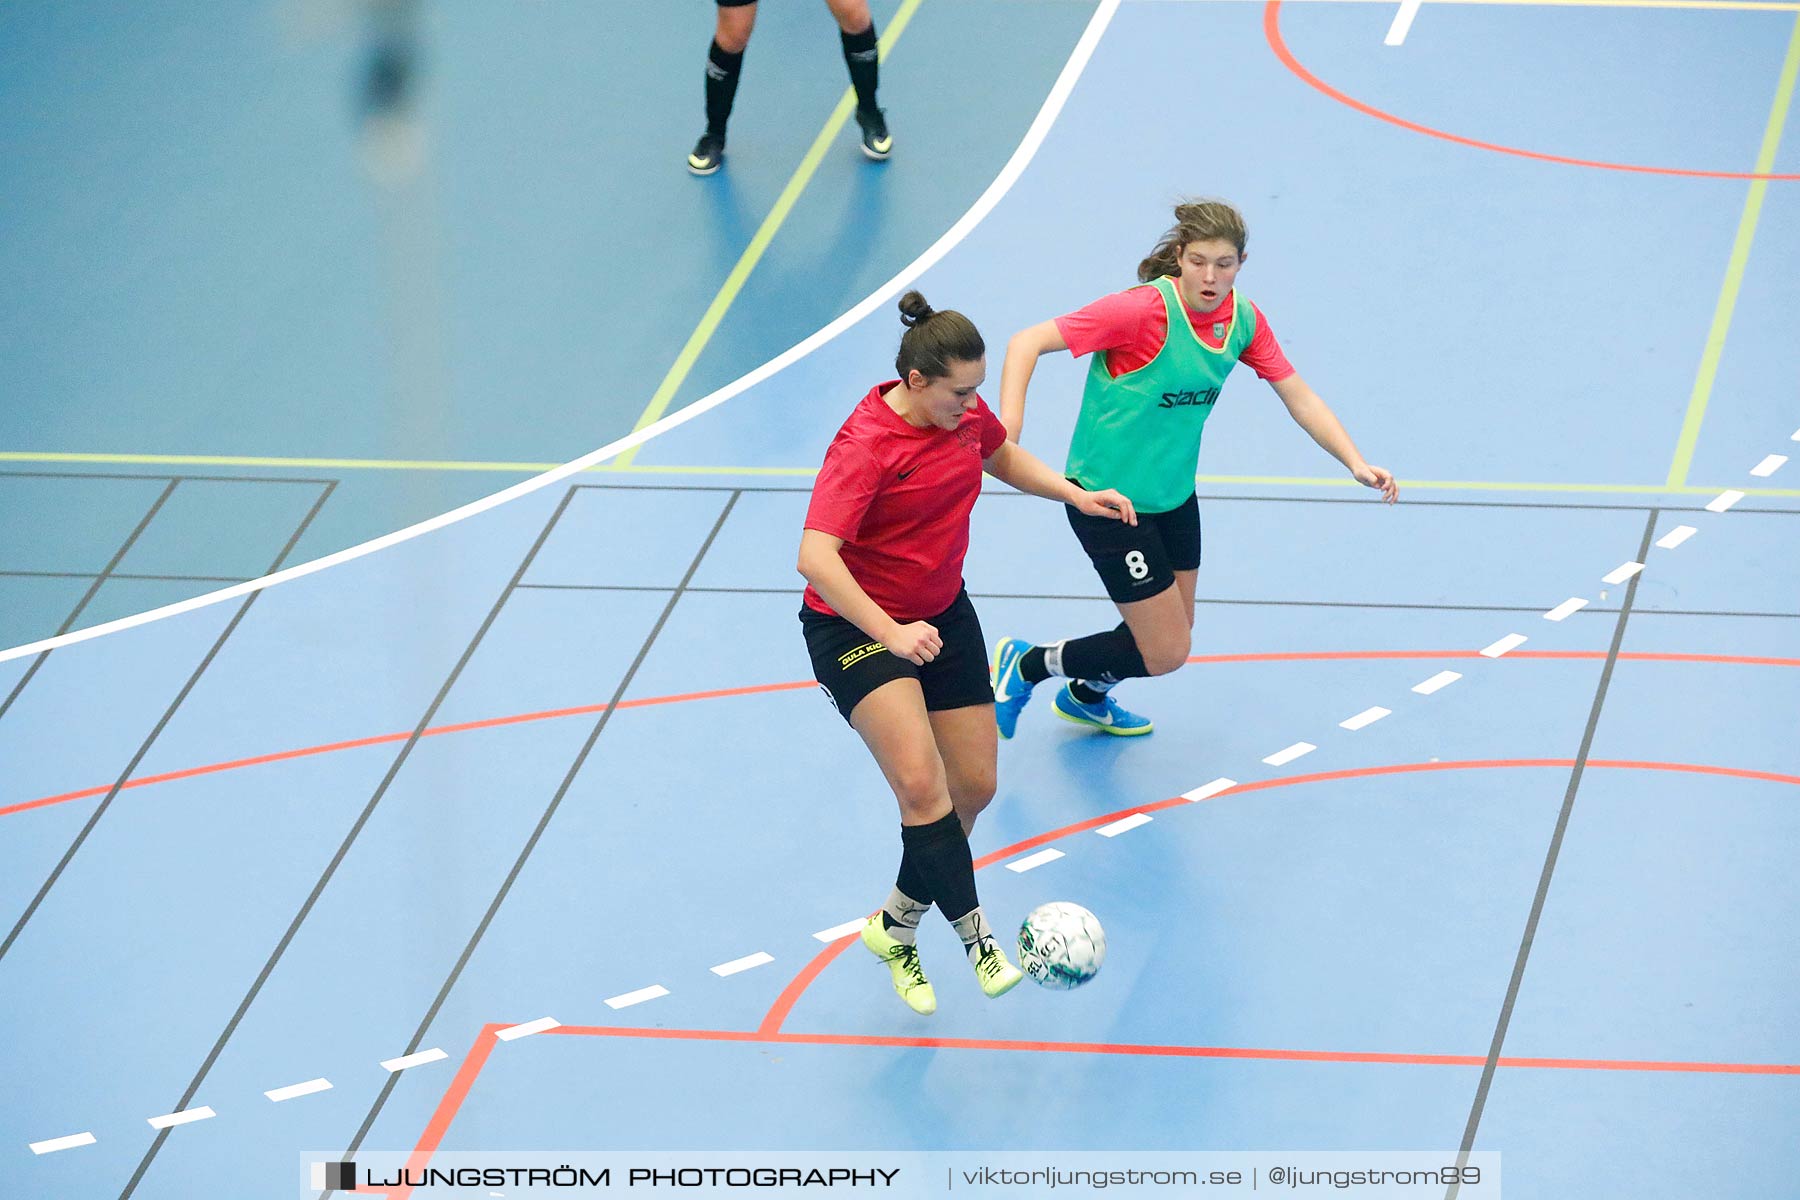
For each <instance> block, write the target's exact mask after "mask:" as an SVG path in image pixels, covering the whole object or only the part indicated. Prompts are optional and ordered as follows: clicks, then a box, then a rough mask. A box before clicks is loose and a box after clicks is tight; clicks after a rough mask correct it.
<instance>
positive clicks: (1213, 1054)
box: [390, 758, 1800, 1200]
mask: <svg viewBox="0 0 1800 1200" xmlns="http://www.w3.org/2000/svg"><path fill="white" fill-rule="evenodd" d="M1574 765H1575V760H1574V759H1569V758H1521V759H1472V760H1468V761H1464V762H1441V763H1395V764H1390V765H1388V766H1384V767H1357V768H1352V769H1349V770H1343V771H1321V772H1318V773H1315V774H1312V775H1294V776H1289V777H1287V778H1284V779H1265V780H1258V781H1255V782H1251V783H1241V784H1239V785H1237V786H1236V787H1234V788H1231V789H1230V790H1229V791H1225V792H1220V793H1219V795H1218V796H1214V797H1210V799H1213V800H1217V799H1222V798H1223V797H1225V796H1235V795H1238V794H1240V793H1247V792H1259V791H1267V790H1269V789H1271V788H1282V787H1293V786H1296V785H1299V784H1307V783H1327V782H1331V781H1334V780H1341V779H1359V778H1368V777H1370V776H1377V775H1400V774H1408V773H1413V772H1425V771H1467V770H1496V769H1520V768H1559V769H1564V770H1567V769H1570V768H1572V767H1574ZM1587 765H1588V766H1589V767H1595V768H1599V769H1607V770H1640V771H1678V772H1686V773H1690V774H1700V775H1720V776H1725V777H1729V778H1739V779H1758V780H1765V781H1770V782H1775V783H1786V784H1790V785H1792V786H1795V787H1800V775H1780V774H1776V773H1774V772H1771V771H1748V770H1743V769H1740V768H1737V767H1717V766H1710V765H1706V764H1700V763H1659V762H1637V761H1630V760H1624V759H1589V760H1588V762H1587ZM1188 803H1191V802H1190V801H1188V800H1185V799H1183V798H1182V797H1180V796H1175V797H1172V798H1170V799H1167V800H1158V801H1154V802H1152V803H1149V804H1138V805H1133V806H1131V807H1129V808H1121V809H1119V810H1117V811H1115V812H1110V813H1107V814H1105V815H1104V816H1098V817H1089V818H1087V819H1086V820H1082V821H1077V822H1075V823H1073V824H1070V825H1064V826H1062V827H1061V828H1060V829H1053V830H1050V831H1049V832H1047V833H1041V834H1037V835H1036V836H1034V837H1030V838H1026V839H1025V840H1024V841H1019V842H1014V843H1013V844H1012V845H1010V846H1006V847H1004V848H1002V849H999V850H995V851H994V852H992V853H991V854H984V855H982V856H981V857H980V858H979V859H977V860H976V861H975V867H976V869H977V870H980V869H981V868H983V867H987V866H992V865H993V864H994V863H996V862H1000V861H1001V860H1003V859H1007V858H1011V857H1013V856H1014V855H1016V854H1018V853H1020V852H1021V851H1024V850H1029V849H1032V848H1033V847H1036V846H1040V845H1042V844H1044V843H1045V842H1049V841H1055V840H1056V839H1058V838H1061V837H1067V836H1069V835H1070V834H1075V833H1081V832H1085V831H1086V830H1089V829H1093V828H1095V827H1097V826H1100V825H1104V824H1106V823H1108V822H1111V821H1115V820H1118V819H1119V818H1120V817H1123V816H1127V815H1129V814H1131V813H1135V812H1156V811H1159V810H1162V809H1166V808H1173V807H1175V806H1176V805H1181V804H1188ZM853 941H855V939H854V938H852V937H843V938H839V939H838V940H837V941H836V942H833V943H832V944H831V945H829V946H827V947H825V948H824V949H823V950H821V951H820V952H819V953H818V954H816V955H814V956H813V958H812V960H811V961H810V962H808V963H807V964H806V966H804V967H802V968H801V969H800V971H799V973H798V974H796V975H795V976H794V978H793V979H792V980H791V981H789V983H788V985H787V987H785V988H784V989H782V992H781V995H780V996H779V997H777V998H776V1001H775V1003H774V1004H773V1005H772V1006H771V1007H770V1009H769V1011H768V1013H767V1014H766V1015H765V1016H764V1017H763V1020H762V1023H761V1024H760V1025H759V1026H758V1027H757V1028H756V1029H754V1030H737V1029H657V1028H646V1027H625V1026H605V1025H562V1026H558V1027H557V1028H555V1029H550V1030H547V1031H546V1034H562V1035H564V1036H573V1037H619V1038H649V1039H663V1040H675V1041H708V1042H749V1043H758V1044H763V1045H810V1046H885V1047H897V1048H926V1049H951V1050H999V1051H1022V1052H1032V1053H1061V1054H1115V1055H1135V1056H1140V1057H1164V1058H1215V1059H1253V1060H1261V1061H1277V1062H1331V1063H1372V1064H1387V1065H1418V1066H1458V1067H1470V1066H1473V1067H1478V1066H1482V1065H1483V1064H1485V1063H1486V1062H1487V1058H1486V1056H1485V1055H1475V1054H1401V1053H1380V1052H1372V1051H1354V1050H1290V1049H1276V1048H1267V1047H1248V1046H1172V1045H1147V1044H1133V1043H1128V1042H1041V1041H1017V1040H1005V1039H992V1038H925V1037H892V1036H881V1035H874V1034H852V1033H784V1032H782V1030H781V1025H782V1023H783V1022H785V1021H786V1020H787V1017H788V1014H789V1013H791V1012H792V1011H793V1007H794V1005H795V1003H796V1002H798V1000H799V999H800V997H801V995H802V994H804V993H805V991H806V989H807V988H808V987H810V986H811V985H812V983H813V981H814V980H816V979H817V978H818V977H819V975H820V973H821V972H823V971H824V969H825V968H826V967H827V966H829V965H830V964H831V962H832V961H833V960H834V959H836V958H837V956H838V955H839V954H841V953H843V952H844V950H845V949H847V948H848V947H849V946H850V945H851V943H852V942H853ZM504 1028H506V1026H505V1025H486V1026H483V1027H482V1031H481V1033H480V1035H479V1036H477V1038H476V1039H475V1045H474V1046H473V1047H472V1048H471V1049H470V1051H469V1053H468V1055H467V1056H465V1058H464V1059H463V1065H462V1067H461V1068H460V1069H459V1070H458V1071H457V1073H456V1078H455V1079H454V1080H452V1081H451V1084H450V1087H449V1089H448V1090H447V1091H446V1092H445V1093H444V1097H443V1099H442V1100H441V1101H439V1103H438V1106H437V1109H436V1111H435V1112H434V1113H433V1114H432V1118H431V1122H430V1123H429V1124H428V1125H427V1126H426V1127H425V1132H424V1133H423V1134H422V1135H421V1136H420V1138H419V1142H418V1145H417V1146H416V1147H415V1148H414V1151H413V1154H412V1156H411V1157H410V1158H409V1159H408V1160H407V1169H408V1170H409V1171H417V1170H419V1169H421V1168H423V1167H424V1166H425V1165H427V1164H428V1163H429V1162H430V1159H431V1155H432V1154H433V1153H434V1152H435V1151H436V1150H437V1149H438V1147H439V1146H440V1145H442V1144H443V1140H444V1134H445V1132H446V1131H447V1130H448V1129H449V1128H450V1125H451V1122H453V1121H454V1120H455V1119H456V1114H457V1112H458V1110H460V1109H461V1107H462V1104H463V1102H464V1101H465V1100H466V1099H467V1098H468V1095H469V1092H470V1090H471V1089H472V1088H473V1087H474V1084H475V1080H476V1078H477V1077H478V1076H479V1075H480V1073H481V1068H482V1066H483V1065H485V1064H486V1062H487V1058H488V1054H489V1052H490V1051H491V1050H492V1049H493V1046H494V1042H495V1039H494V1037H493V1032H494V1030H496V1029H504ZM1497 1061H1498V1064H1499V1065H1500V1066H1503V1067H1515V1068H1527V1069H1545V1070H1567V1071H1658V1072H1681V1073H1693V1074H1716V1075H1800V1063H1721V1062H1670V1061H1659V1060H1653V1059H1610V1058H1541V1057H1539V1058H1526V1057H1508V1056H1502V1057H1501V1058H1500V1059H1498V1060H1497ZM411 1194H412V1191H411V1189H410V1188H402V1189H400V1190H398V1191H396V1192H393V1193H392V1194H391V1196H390V1200H407V1198H408V1197H409V1196H411Z"/></svg>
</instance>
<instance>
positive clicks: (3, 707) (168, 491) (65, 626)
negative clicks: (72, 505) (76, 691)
mask: <svg viewBox="0 0 1800 1200" xmlns="http://www.w3.org/2000/svg"><path fill="white" fill-rule="evenodd" d="M180 485H181V479H180V477H179V476H177V477H176V478H173V479H171V480H169V485H168V486H167V487H165V488H163V490H162V492H161V493H160V494H159V495H158V496H157V497H156V500H155V501H154V502H153V503H152V504H151V505H150V511H149V512H146V513H145V514H144V515H143V516H142V517H140V518H139V519H138V523H137V525H136V526H135V527H134V528H133V529H132V531H131V533H130V534H129V535H128V536H127V537H126V538H125V543H124V545H122V546H120V547H119V548H118V549H117V550H115V551H114V552H113V556H112V557H111V558H110V559H108V560H107V561H106V566H104V567H102V568H101V570H100V573H99V574H98V575H96V576H94V582H93V583H92V584H90V585H89V586H88V590H87V591H86V592H85V593H83V595H82V597H81V599H80V600H77V601H76V602H75V607H74V608H73V609H71V610H70V612H69V615H68V616H67V617H65V618H64V619H63V623H62V624H61V625H60V626H58V627H57V630H56V632H55V633H54V634H52V635H51V636H52V637H61V636H62V635H63V634H65V633H67V632H69V630H71V629H73V628H75V622H76V621H78V620H80V619H81V614H82V613H83V612H85V611H87V606H88V605H89V604H91V603H92V602H93V599H94V597H95V596H97V595H99V594H100V589H101V588H102V587H104V586H105V585H106V580H107V577H108V576H110V575H111V574H112V573H113V568H114V567H116V566H118V565H119V564H120V563H121V562H122V561H124V559H125V556H126V555H127V554H129V553H131V548H132V547H133V546H135V545H137V540H138V538H140V537H142V536H143V533H144V530H146V529H148V528H149V527H150V522H152V521H154V520H156V514H157V513H159V512H161V511H162V506H163V505H164V504H166V503H168V500H169V497H170V496H172V495H174V494H175V489H176V488H177V487H179V486H180ZM50 654H51V651H49V650H45V651H44V652H43V653H41V654H39V655H38V656H37V657H36V658H34V659H32V660H31V665H30V666H29V667H27V668H25V674H23V675H21V676H20V677H19V682H18V683H16V684H14V685H13V689H12V691H10V692H8V693H7V695H6V699H5V700H0V717H5V716H6V711H7V710H8V709H10V708H11V707H12V706H13V701H15V700H17V699H18V698H19V693H20V692H23V691H24V690H25V685H26V684H28V683H30V682H31V679H32V676H34V675H36V674H37V673H38V668H39V667H41V666H43V665H44V660H45V659H47V658H49V657H50ZM0 953H4V951H0Z"/></svg>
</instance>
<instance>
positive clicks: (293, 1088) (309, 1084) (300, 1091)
mask: <svg viewBox="0 0 1800 1200" xmlns="http://www.w3.org/2000/svg"><path fill="white" fill-rule="evenodd" d="M330 1090H331V1080H329V1079H309V1080H307V1081H306V1082H305V1083H291V1084H289V1085H288V1086H287V1087H278V1088H276V1089H275V1090H273V1091H269V1092H264V1093H263V1095H265V1096H267V1097H268V1098H269V1099H271V1100H273V1101H274V1102H275V1103H277V1104H280V1103H281V1102H282V1101H283V1100H296V1099H299V1098H300V1097H301V1096H310V1095H312V1094H313V1093H314V1092H328V1091H330Z"/></svg>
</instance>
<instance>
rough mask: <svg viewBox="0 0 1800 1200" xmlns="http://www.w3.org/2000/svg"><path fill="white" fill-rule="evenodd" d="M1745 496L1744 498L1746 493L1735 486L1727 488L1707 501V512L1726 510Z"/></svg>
mask: <svg viewBox="0 0 1800 1200" xmlns="http://www.w3.org/2000/svg"><path fill="white" fill-rule="evenodd" d="M1743 498H1744V493H1742V492H1740V491H1738V490H1737V489H1735V488H1726V489H1725V490H1724V491H1722V492H1720V493H1719V494H1718V495H1717V496H1714V497H1713V498H1712V499H1711V500H1709V501H1707V503H1706V511H1707V512H1724V511H1725V510H1726V509H1728V508H1730V507H1731V506H1732V505H1734V504H1736V503H1737V502H1738V501H1739V500H1742V499H1743Z"/></svg>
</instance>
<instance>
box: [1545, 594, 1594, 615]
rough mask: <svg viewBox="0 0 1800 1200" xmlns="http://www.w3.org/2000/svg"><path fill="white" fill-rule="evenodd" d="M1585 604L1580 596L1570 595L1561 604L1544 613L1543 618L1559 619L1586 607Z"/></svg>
mask: <svg viewBox="0 0 1800 1200" xmlns="http://www.w3.org/2000/svg"><path fill="white" fill-rule="evenodd" d="M1587 604H1588V602H1587V601H1586V600H1583V599H1582V598H1581V597H1580V596H1570V597H1569V598H1568V599H1567V600H1564V601H1563V602H1562V603H1561V604H1559V605H1557V606H1556V607H1555V608H1553V609H1551V610H1550V611H1549V612H1547V613H1545V614H1544V620H1546V621H1561V620H1563V619H1564V618H1566V617H1567V616H1568V615H1569V614H1570V613H1574V612H1580V611H1581V610H1582V609H1584V608H1586V607H1587Z"/></svg>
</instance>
